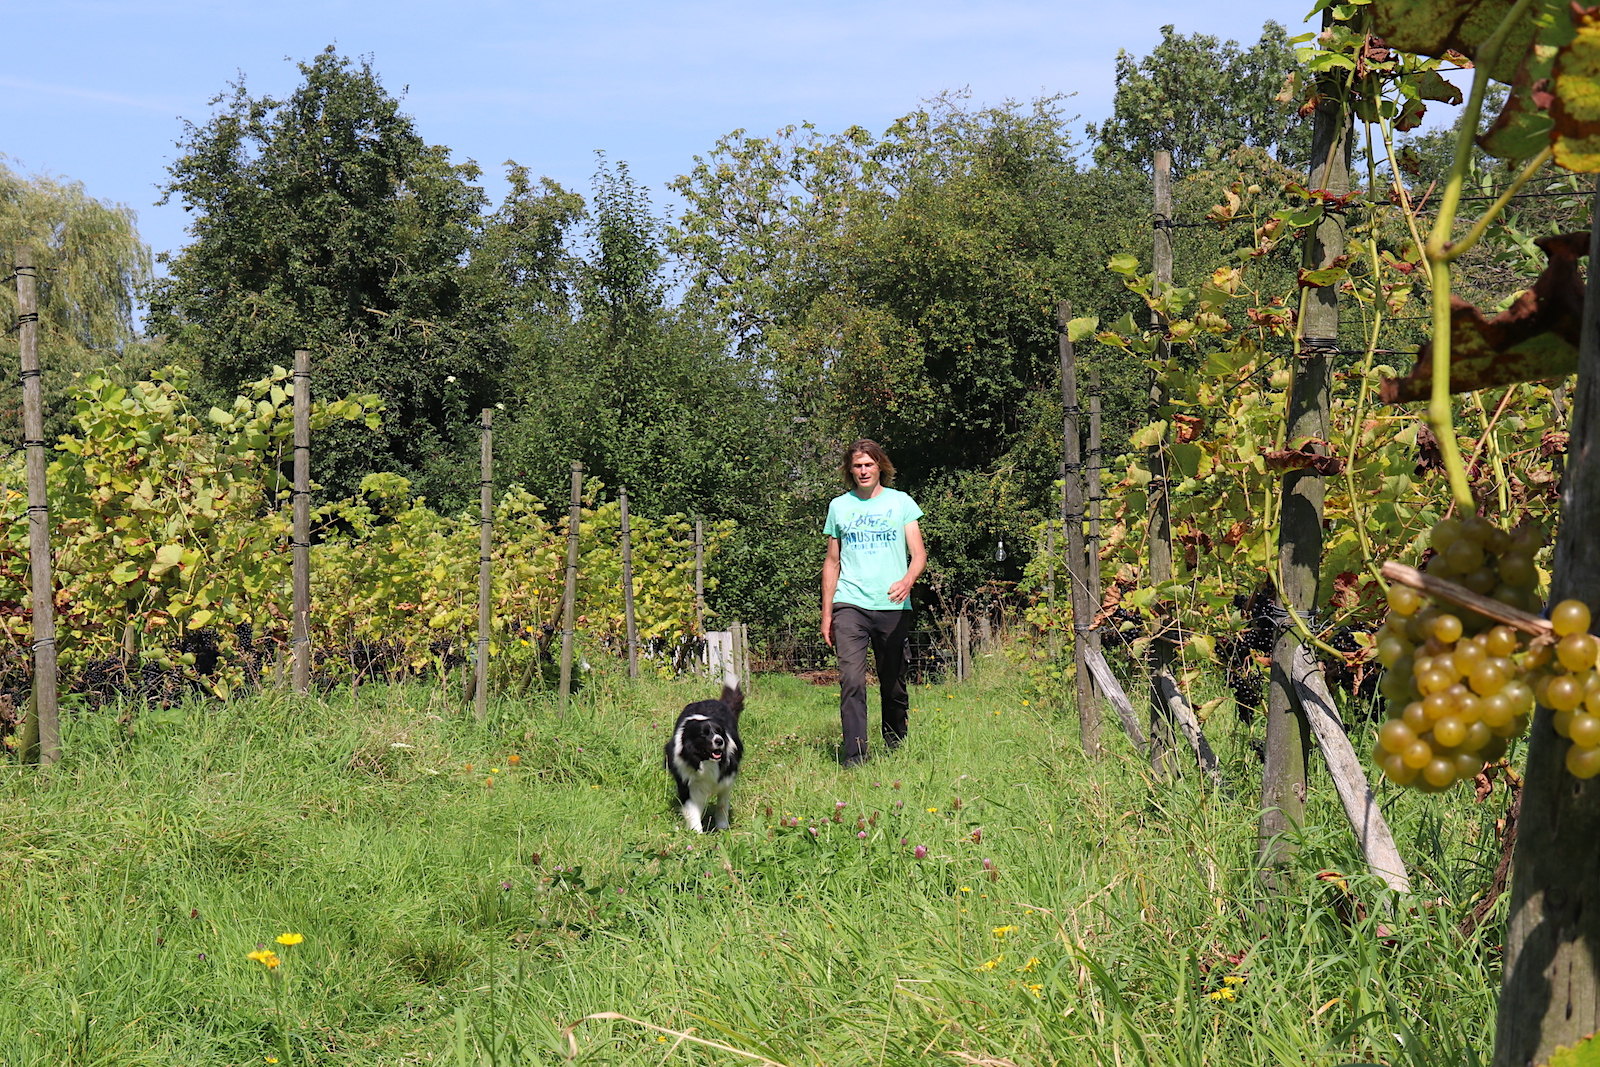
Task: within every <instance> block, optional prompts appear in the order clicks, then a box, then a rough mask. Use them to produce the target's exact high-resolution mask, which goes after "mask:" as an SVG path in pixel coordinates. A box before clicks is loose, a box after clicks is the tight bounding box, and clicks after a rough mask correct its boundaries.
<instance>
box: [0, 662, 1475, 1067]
mask: <svg viewBox="0 0 1600 1067" xmlns="http://www.w3.org/2000/svg"><path fill="white" fill-rule="evenodd" d="M982 666H983V668H984V670H983V671H982V672H981V673H980V676H979V679H978V680H977V681H975V682H972V683H968V684H965V685H962V686H946V687H927V688H920V689H917V690H915V691H914V693H913V698H912V704H913V708H914V711H913V715H912V733H911V737H910V740H909V741H908V743H907V744H906V746H905V747H904V748H902V749H901V750H900V751H898V752H896V753H894V754H893V755H891V756H888V757H886V758H881V759H879V760H876V761H874V762H871V763H869V764H866V765H865V766H862V767H859V768H855V769H852V770H848V771H843V770H840V769H839V768H838V767H837V765H836V764H835V762H834V760H833V754H832V745H833V742H834V739H835V735H836V733H837V729H838V719H837V695H836V690H834V689H831V688H826V687H813V686H809V685H806V684H804V683H803V682H800V681H798V680H795V679H790V678H785V677H762V678H760V679H758V680H757V683H756V687H755V690H754V692H753V693H752V695H751V698H750V702H749V706H748V709H747V711H746V713H745V719H744V732H745V741H746V748H747V759H746V764H745V771H744V773H743V775H742V777H741V783H740V787H739V790H738V793H737V796H736V799H735V807H734V825H733V829H732V831H731V832H729V833H726V834H720V835H707V836H696V835H692V834H690V833H688V832H687V831H685V830H684V829H683V828H682V825H681V821H680V820H679V819H678V817H677V815H676V813H675V811H674V810H673V805H672V804H671V803H670V799H671V797H670V792H671V791H670V786H669V783H668V779H667V776H666V774H665V773H664V772H663V771H662V769H661V767H660V751H661V745H662V743H663V742H664V741H665V735H666V731H667V729H668V727H669V725H670V723H671V721H672V718H673V715H674V714H675V713H676V710H677V708H678V707H679V706H681V705H682V704H683V703H684V702H685V701H686V700H690V699H699V698H701V697H703V696H705V695H707V694H708V693H709V692H710V690H711V689H712V688H713V686H712V685H710V684H709V683H706V682H703V681H692V680H691V681H682V682H676V683H663V682H642V683H639V684H637V685H635V684H632V683H628V682H627V681H626V680H625V679H621V678H618V677H616V676H615V675H614V674H609V673H607V672H606V671H604V670H602V671H598V672H595V673H594V674H593V675H591V676H590V682H589V685H588V687H587V688H586V689H585V690H584V691H583V693H582V694H581V695H580V696H579V698H578V699H577V700H576V701H575V702H574V704H573V707H572V709H571V710H570V712H569V713H568V714H567V715H566V716H565V717H558V716H557V715H556V714H555V712H554V710H553V708H552V706H550V704H549V703H547V702H542V701H540V700H536V699H530V700H504V701H501V702H499V703H497V704H495V705H493V707H492V711H491V715H490V720H489V721H488V722H487V723H484V724H479V723H477V722H475V721H474V720H473V719H472V718H471V715H470V713H469V709H467V708H466V707H464V706H463V705H461V704H460V703H459V702H458V701H456V700H453V699H449V698H447V697H446V696H445V695H444V693H443V692H442V691H441V690H438V689H429V688H420V687H419V688H397V689H379V688H367V689H362V690H360V691H357V692H354V693H343V694H337V695H334V696H332V697H329V698H327V699H325V700H308V701H299V700H295V699H291V698H288V697H284V696H276V697H262V698H258V699H254V700H250V701H246V702H238V703H234V704H231V705H224V706H217V705H195V706H192V707H189V708H185V709H182V710H181V711H177V712H163V713H148V712H147V713H143V714H139V715H136V716H134V717H133V718H132V720H131V724H128V723H123V722H120V721H119V719H118V717H117V715H115V714H114V713H107V712H101V713H95V714H79V715H74V716H72V717H70V718H69V719H68V721H67V723H66V727H65V739H64V749H65V752H66V754H67V755H66V759H65V761H64V762H63V763H62V764H60V765H59V766H58V767H57V768H56V769H55V770H53V771H52V772H50V773H49V774H48V775H47V776H41V775H39V774H37V773H35V772H33V771H31V770H26V769H22V768H18V767H15V766H9V765H8V766H6V767H5V768H4V770H3V772H0V884H3V885H4V887H5V888H4V892H3V895H0V900H3V906H0V1064H3V1065H5V1067H45V1065H48V1067H61V1065H83V1067H88V1065H100V1064H105V1065H112V1064H115V1065H117V1067H134V1065H158V1064H159V1065H162V1067H171V1065H174V1064H183V1065H196V1067H200V1065H218V1067H221V1065H228V1067H238V1065H242V1064H260V1063H267V1062H271V1060H273V1059H276V1060H277V1061H278V1062H280V1063H296V1064H394V1065H400V1064H442V1065H451V1067H466V1065H510V1064H546V1063H549V1064H554V1063H561V1062H564V1061H565V1060H566V1059H567V1058H568V1057H573V1058H575V1060H576V1062H580V1063H593V1064H628V1065H632V1064H639V1065H646V1064H648V1065H661V1064H735V1063H759V1062H763V1061H766V1062H770V1063H779V1064H784V1065H790V1067H800V1065H815V1064H826V1065H830V1067H834V1065H850V1064H883V1065H902V1064H904V1065H909V1064H927V1063H951V1064H990V1065H995V1067H1000V1065H1004V1064H1008V1063H1009V1064H1015V1065H1018V1067H1031V1065H1036V1064H1039V1065H1042V1064H1097V1065H1098V1064H1103V1065H1107V1067H1123V1065H1144V1064H1152V1065H1154V1064H1160V1065H1167V1064H1173V1065H1180V1064H1181V1065H1189V1064H1192V1065H1196V1067H1198V1065H1202V1064H1204V1065H1214V1064H1230V1065H1231V1064H1240V1065H1246V1064H1262V1065H1267V1064H1273V1065H1277V1064H1282V1063H1305V1064H1337V1063H1345V1062H1351V1061H1381V1062H1386V1063H1396V1064H1416V1065H1422V1064H1472V1063H1475V1062H1478V1061H1479V1060H1480V1059H1482V1060H1483V1061H1487V1058H1488V1056H1487V1050H1488V1048H1489V1028H1490V1025H1491V1020H1492V1016H1493V1001H1494V995H1493V991H1494V989H1495V987H1496V982H1497V976H1496V966H1497V960H1496V955H1495V953H1496V943H1497V940H1498V936H1499V926H1498V924H1496V925H1493V926H1492V927H1491V928H1490V929H1488V930H1487V931H1485V932H1484V933H1482V934H1480V935H1478V936H1477V937H1475V938H1464V937H1462V936H1461V935H1460V934H1458V933H1457V932H1456V931H1457V925H1458V923H1459V921H1460V919H1461V918H1462V916H1463V915H1464V914H1465V912H1466V910H1467V909H1468V907H1470V905H1471V904H1472V903H1473V902H1474V894H1475V893H1477V892H1478V891H1480V890H1481V889H1482V888H1483V887H1484V886H1485V885H1487V883H1488V881H1489V875H1490V872H1491V870H1492V868H1493V864H1494V861H1495V859H1496V858H1497V856H1496V853H1495V846H1494V842H1493V833H1492V821H1493V819H1494V817H1495V816H1496V815H1497V814H1498V813H1499V809H1500V805H1499V804H1498V803H1497V802H1494V801H1491V802H1490V803H1489V804H1485V805H1481V806H1479V805H1476V804H1474V803H1473V802H1472V800H1471V798H1470V797H1453V798H1437V797H1432V798H1430V797H1420V796H1411V795H1404V796H1392V795H1386V796H1385V803H1386V805H1387V807H1388V809H1389V812H1390V816H1391V818H1392V819H1393V821H1394V824H1395V827H1396V830H1397V834H1398V836H1399V838H1400V842H1401V845H1402V848H1403V849H1404V851H1405V854H1406V857H1407V860H1408V862H1410V863H1411V864H1412V865H1413V868H1414V872H1413V877H1414V881H1415V882H1416V884H1417V887H1418V892H1417V894H1416V896H1415V898H1414V899H1412V900H1407V901H1398V902H1396V901H1393V900H1391V899H1390V898H1388V897H1386V895H1385V892H1384V890H1383V889H1382V887H1381V884H1380V883H1378V882H1377V881H1376V880H1375V879H1372V878H1370V877H1366V876H1364V875H1362V874H1361V873H1360V871H1361V864H1360V862H1359V858H1358V855H1357V853H1356V850H1355V847H1354V845H1353V842H1352V840H1351V835H1350V834H1349V831H1348V830H1347V829H1346V828H1345V826H1344V823H1343V817H1342V815H1341V814H1340V813H1339V809H1338V807H1337V804H1336V802H1335V801H1334V800H1333V798H1332V795H1331V787H1330V785H1329V783H1328V782H1327V780H1326V778H1325V776H1324V777H1319V778H1317V779H1316V780H1315V781H1314V783H1313V788H1312V802H1311V805H1310V816H1309V819H1308V823H1307V826H1306V828H1305V830H1304V832H1303V835H1302V838H1301V840H1300V841H1299V845H1300V850H1299V859H1298V860H1297V866H1296V868H1295V869H1294V870H1293V871H1292V872H1290V877H1289V878H1288V885H1289V888H1288V890H1287V891H1286V892H1285V893H1283V894H1281V895H1278V896H1272V895H1269V894H1267V893H1266V892H1264V891H1263V890H1262V889H1261V888H1260V880H1259V878H1258V875H1257V872H1256V870H1255V869H1254V868H1253V866H1252V864H1253V857H1254V855H1255V853H1256V840H1255V833H1256V829H1255V828H1256V810H1255V805H1256V803H1257V795H1256V792H1255V785H1254V783H1255V781H1256V779H1257V777H1258V769H1257V766H1256V760H1255V757H1254V756H1253V755H1252V754H1251V750H1250V748H1249V745H1248V742H1249V739H1250V738H1249V731H1248V730H1246V729H1245V728H1244V727H1242V726H1240V725H1239V724H1237V722H1235V721H1234V720H1233V719H1232V718H1231V716H1230V717H1228V718H1227V720H1226V721H1222V720H1221V719H1219V720H1218V721H1215V722H1213V723H1212V724H1211V725H1210V728H1209V732H1210V733H1211V735H1212V737H1213V741H1214V743H1215V744H1216V745H1217V747H1218V749H1219V751H1220V754H1221V756H1222V758H1223V760H1224V763H1225V770H1226V780H1227V785H1228V788H1227V789H1226V790H1225V791H1224V792H1223V793H1221V794H1217V793H1215V792H1212V791H1210V790H1208V789H1207V788H1206V787H1205V785H1204V780H1203V778H1202V777H1201V776H1199V775H1197V774H1193V773H1190V774H1187V775H1185V776H1184V777H1183V778H1182V779H1181V780H1179V781H1174V782H1165V783H1162V782H1156V781H1154V780H1152V779H1151V777H1150V775H1149V773H1148V770H1147V769H1146V767H1145V766H1144V764H1143V763H1142V762H1141V761H1140V760H1138V759H1136V758H1135V757H1133V756H1132V755H1131V754H1130V753H1129V752H1128V751H1126V749H1125V748H1119V747H1117V746H1116V745H1113V751H1112V753H1111V755H1110V756H1109V757H1108V758H1106V759H1105V760H1103V761H1100V762H1096V763H1090V762H1088V761H1086V760H1085V759H1084V757H1083V756H1082V754H1081V753H1080V752H1079V751H1078V746H1077V738H1076V726H1075V714H1074V713H1071V712H1070V711H1068V710H1065V709H1060V708H1051V707H1044V706H1041V705H1040V702H1039V700H1038V698H1037V697H1036V696H1030V691H1029V690H1028V689H1027V688H1026V687H1025V684H1024V682H1023V681H1022V679H1021V676H1020V675H1014V674H1012V673H1011V672H1010V671H1009V670H1008V669H1007V668H1006V667H1005V666H1004V664H1003V662H1002V660H1001V659H1000V657H991V658H990V659H989V660H987V661H985V662H984V664H983V665H982ZM1358 744H1359V740H1358ZM513 757H516V759H515V760H514V759H513ZM919 846H920V847H921V849H923V850H925V855H923V856H921V857H920V858H919V857H918V854H917V853H918V849H919ZM1323 870H1334V871H1338V872H1340V873H1342V874H1343V875H1345V876H1346V877H1347V883H1346V884H1347V886H1348V890H1345V889H1341V888H1340V887H1339V886H1338V884H1337V883H1335V882H1332V881H1329V880H1326V879H1318V878H1317V877H1316V875H1317V873H1318V872H1319V871H1323ZM290 932H292V933H298V934H301V935H303V937H304V940H303V942H301V943H299V944H294V945H281V944H278V943H277V942H276V941H275V938H277V936H278V935H280V934H284V933H290ZM258 949H266V950H271V951H273V952H275V953H276V954H277V958H278V959H280V960H281V965H279V966H277V967H275V968H268V967H267V966H266V965H264V964H263V963H260V962H257V961H256V960H252V959H250V958H248V956H249V954H250V953H251V952H253V951H256V950H258ZM1229 991H1231V996H1232V999H1228V998H1229V996H1230V993H1229ZM601 1015H603V1016H606V1017H603V1018H588V1017H590V1016H601ZM713 1043H714V1044H713Z"/></svg>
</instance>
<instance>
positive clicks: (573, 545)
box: [558, 460, 583, 714]
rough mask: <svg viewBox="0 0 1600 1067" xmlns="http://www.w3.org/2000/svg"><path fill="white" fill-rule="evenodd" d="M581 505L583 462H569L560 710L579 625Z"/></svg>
mask: <svg viewBox="0 0 1600 1067" xmlns="http://www.w3.org/2000/svg"><path fill="white" fill-rule="evenodd" d="M582 508H583V464H582V463H579V462H578V461H577V460H573V461H572V500H571V503H570V504H569V505H568V507H567V580H566V585H565V586H564V587H563V589H562V593H561V690H560V706H559V709H558V710H559V713H560V714H566V710H567V705H568V704H569V703H571V701H572V638H573V633H574V631H575V630H576V629H577V625H578V614H577V609H578V524H579V520H580V518H581V512H582Z"/></svg>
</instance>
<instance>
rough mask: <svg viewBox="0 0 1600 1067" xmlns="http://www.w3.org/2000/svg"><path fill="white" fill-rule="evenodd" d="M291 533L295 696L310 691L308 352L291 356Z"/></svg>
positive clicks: (290, 650)
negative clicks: (292, 450) (292, 442)
mask: <svg viewBox="0 0 1600 1067" xmlns="http://www.w3.org/2000/svg"><path fill="white" fill-rule="evenodd" d="M289 499H290V504H291V508H292V510H293V522H294V532H293V533H292V534H291V535H290V537H289V547H290V550H291V552H292V564H293V567H294V574H293V595H294V606H293V619H292V622H291V623H290V639H289V654H290V656H291V657H292V658H293V663H292V673H291V676H290V677H291V684H292V685H293V687H294V691H295V692H296V693H305V692H309V691H310V689H311V353H310V352H308V351H307V350H305V349H304V348H299V349H296V350H295V353H294V486H293V489H292V490H291V492H290V494H289Z"/></svg>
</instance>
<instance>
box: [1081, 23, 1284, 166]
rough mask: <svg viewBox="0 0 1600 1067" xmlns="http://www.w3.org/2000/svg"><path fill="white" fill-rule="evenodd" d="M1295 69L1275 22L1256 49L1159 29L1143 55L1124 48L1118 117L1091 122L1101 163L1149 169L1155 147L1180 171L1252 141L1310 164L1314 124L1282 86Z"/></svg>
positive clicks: (1119, 70) (1265, 30)
mask: <svg viewBox="0 0 1600 1067" xmlns="http://www.w3.org/2000/svg"><path fill="white" fill-rule="evenodd" d="M1297 69H1298V65H1297V64H1296V62H1295V57H1294V49H1293V48H1292V47H1291V46H1290V44H1289V38H1288V35H1287V33H1286V32H1285V30H1284V28H1283V27H1282V26H1281V25H1279V24H1278V23H1276V22H1268V23H1266V24H1265V25H1263V26H1262V27H1261V39H1260V40H1259V41H1257V42H1256V43H1255V44H1254V45H1251V46H1250V47H1249V48H1241V47H1240V46H1239V44H1238V43H1237V42H1235V41H1219V40H1217V38H1215V37H1212V36H1210V35H1209V34H1203V33H1195V34H1182V33H1177V32H1175V30H1174V28H1173V27H1172V26H1163V27H1161V42H1160V43H1159V44H1157V45H1156V47H1155V49H1154V50H1153V51H1152V52H1151V53H1150V54H1149V55H1147V56H1145V57H1143V58H1142V59H1138V60H1135V59H1134V58H1133V57H1132V56H1130V55H1129V54H1128V53H1127V52H1124V51H1119V52H1118V53H1117V74H1116V84H1117V92H1116V98H1115V100H1114V102H1113V104H1112V113H1111V117H1110V118H1108V119H1106V120H1105V121H1104V122H1101V123H1098V124H1096V123H1091V124H1090V125H1089V126H1088V132H1089V136H1090V137H1092V138H1094V140H1095V141H1096V146H1095V161H1096V162H1097V163H1099V164H1100V165H1101V166H1104V167H1110V168H1120V169H1132V170H1142V171H1145V172H1148V171H1149V170H1150V169H1151V167H1152V165H1153V164H1152V162H1151V161H1152V158H1153V157H1154V154H1155V152H1156V150H1157V149H1161V148H1165V149H1167V150H1168V151H1170V152H1171V153H1172V168H1173V172H1174V173H1175V174H1179V175H1182V174H1185V173H1188V172H1189V171H1190V170H1193V169H1195V168H1197V167H1200V166H1202V165H1204V164H1205V163H1206V162H1207V161H1213V162H1214V161H1216V160H1217V159H1219V158H1221V157H1222V156H1223V155H1225V154H1226V153H1227V152H1228V151H1230V150H1231V149H1234V148H1237V147H1239V146H1240V145H1251V146H1254V147H1258V148H1266V149H1270V150H1272V151H1273V152H1274V153H1275V154H1276V155H1277V157H1278V159H1279V161H1280V162H1283V163H1288V164H1291V165H1293V166H1296V167H1300V168H1302V169H1303V168H1304V166H1305V164H1306V162H1307V156H1308V154H1309V152H1310V149H1311V139H1310V131H1309V128H1308V127H1307V126H1306V125H1305V124H1304V123H1300V122H1297V121H1295V104H1294V103H1293V102H1291V99H1290V95H1289V94H1288V93H1287V92H1285V89H1286V86H1287V83H1288V79H1289V76H1290V75H1291V74H1293V73H1294V72H1295V71H1296V70H1297Z"/></svg>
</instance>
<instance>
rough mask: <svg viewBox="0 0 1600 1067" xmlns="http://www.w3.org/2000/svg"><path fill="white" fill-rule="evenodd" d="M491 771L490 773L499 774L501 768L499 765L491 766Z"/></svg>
mask: <svg viewBox="0 0 1600 1067" xmlns="http://www.w3.org/2000/svg"><path fill="white" fill-rule="evenodd" d="M489 773H490V774H499V773H500V768H499V767H490V768H489Z"/></svg>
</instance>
